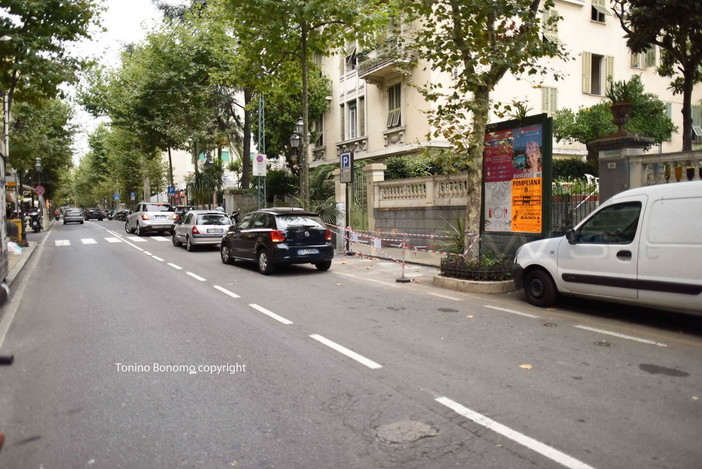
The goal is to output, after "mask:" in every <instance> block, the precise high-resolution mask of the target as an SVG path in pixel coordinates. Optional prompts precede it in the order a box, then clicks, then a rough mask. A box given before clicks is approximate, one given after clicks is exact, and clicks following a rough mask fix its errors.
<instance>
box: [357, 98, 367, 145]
mask: <svg viewBox="0 0 702 469" xmlns="http://www.w3.org/2000/svg"><path fill="white" fill-rule="evenodd" d="M358 136H359V137H365V136H366V100H365V98H363V97H360V98H358Z"/></svg>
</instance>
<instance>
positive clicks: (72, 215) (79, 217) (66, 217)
mask: <svg viewBox="0 0 702 469" xmlns="http://www.w3.org/2000/svg"><path fill="white" fill-rule="evenodd" d="M83 218H84V217H83V211H82V210H81V209H79V208H69V209H68V210H66V212H65V213H64V214H63V224H64V225H65V224H66V223H80V224H81V225H82V224H83Z"/></svg>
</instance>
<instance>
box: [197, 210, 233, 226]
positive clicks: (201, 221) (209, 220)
mask: <svg viewBox="0 0 702 469" xmlns="http://www.w3.org/2000/svg"><path fill="white" fill-rule="evenodd" d="M197 224H198V225H231V221H229V217H228V216H226V215H220V214H216V213H208V214H206V215H200V216H199V217H197Z"/></svg>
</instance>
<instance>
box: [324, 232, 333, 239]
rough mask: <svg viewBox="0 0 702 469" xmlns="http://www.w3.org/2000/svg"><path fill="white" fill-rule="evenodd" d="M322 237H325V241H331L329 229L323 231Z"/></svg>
mask: <svg viewBox="0 0 702 469" xmlns="http://www.w3.org/2000/svg"><path fill="white" fill-rule="evenodd" d="M324 239H326V240H327V241H331V240H332V233H331V230H326V231H325V232H324Z"/></svg>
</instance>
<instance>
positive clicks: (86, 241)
mask: <svg viewBox="0 0 702 469" xmlns="http://www.w3.org/2000/svg"><path fill="white" fill-rule="evenodd" d="M80 242H81V243H83V244H97V241H95V240H94V239H93V238H83V239H81V240H80Z"/></svg>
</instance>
